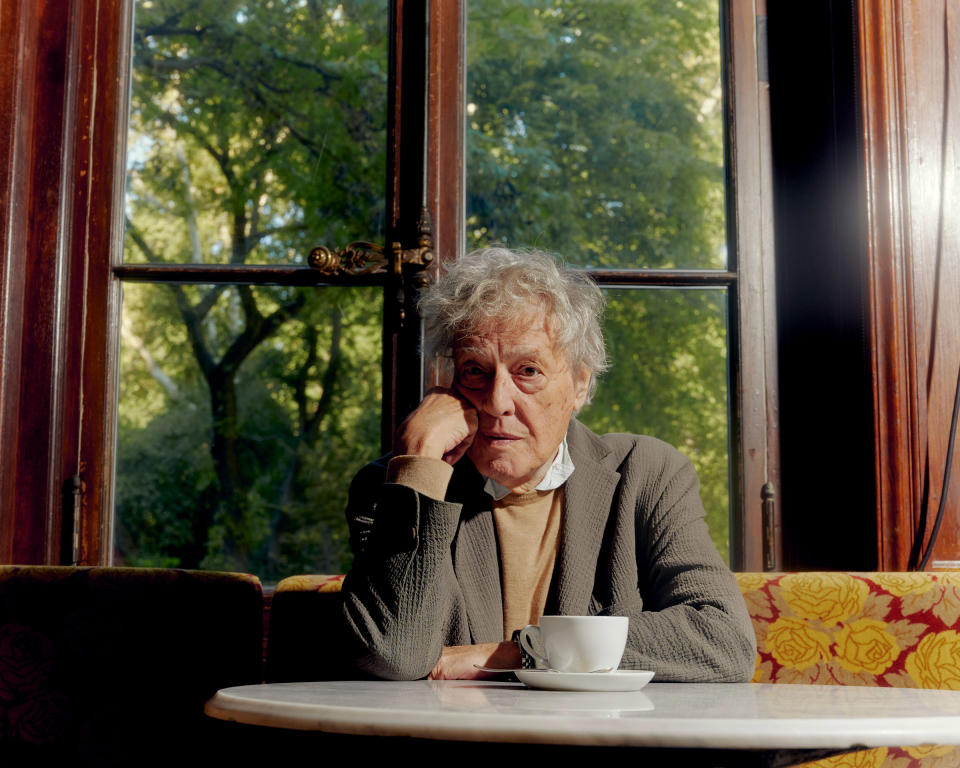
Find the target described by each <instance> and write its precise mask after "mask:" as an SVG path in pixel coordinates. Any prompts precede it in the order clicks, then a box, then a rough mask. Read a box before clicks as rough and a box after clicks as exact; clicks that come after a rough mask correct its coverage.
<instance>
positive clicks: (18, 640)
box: [0, 624, 53, 702]
mask: <svg viewBox="0 0 960 768" xmlns="http://www.w3.org/2000/svg"><path fill="white" fill-rule="evenodd" d="M51 652H52V646H51V643H50V641H49V640H48V639H47V638H46V637H44V636H43V635H42V634H40V633H39V632H36V631H35V630H33V629H31V628H30V627H25V626H22V625H20V624H5V625H3V626H2V627H0V701H6V702H9V701H13V700H14V699H15V698H22V697H23V695H24V694H27V693H30V692H31V691H36V690H38V689H39V688H40V687H41V686H42V685H43V684H44V683H45V682H46V681H47V678H48V677H50V671H51V670H52V668H53V659H52V658H51V656H52V653H51Z"/></svg>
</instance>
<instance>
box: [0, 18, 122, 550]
mask: <svg viewBox="0 0 960 768" xmlns="http://www.w3.org/2000/svg"><path fill="white" fill-rule="evenodd" d="M127 7H128V6H127V2H126V1H125V0H101V2H99V3H85V2H81V0H75V1H74V2H62V1H60V2H56V1H53V0H50V1H48V2H47V1H44V2H41V1H38V2H35V3H19V4H18V3H4V4H3V11H2V13H3V14H4V16H3V19H2V21H3V26H2V27H0V36H2V41H0V47H2V49H3V50H4V51H5V52H8V54H7V55H8V56H9V58H8V59H4V65H5V66H7V67H9V68H8V69H6V70H5V71H4V85H3V87H2V93H3V96H2V97H0V98H2V100H3V104H4V107H5V109H4V115H5V118H4V120H5V123H4V125H5V129H4V130H5V131H6V133H5V137H6V138H5V142H6V143H5V144H4V151H5V154H6V158H5V159H6V162H5V163H4V171H3V172H4V174H6V175H5V178H4V182H5V183H4V190H5V194H6V195H8V199H9V200H10V207H9V209H8V217H7V219H6V224H5V227H4V229H3V231H2V237H3V241H2V242H3V255H4V260H3V275H4V284H3V291H2V295H3V296H4V306H3V344H4V354H3V358H2V360H0V365H2V373H0V381H2V386H3V411H2V414H3V415H2V418H3V422H4V423H3V430H2V435H0V460H2V465H0V469H2V475H3V477H4V478H5V479H4V485H3V487H2V501H3V513H2V514H3V517H2V518H0V540H2V542H3V549H4V551H3V552H2V557H3V560H4V562H13V563H18V562H19V563H57V562H61V561H62V560H63V559H65V558H66V559H69V557H70V553H69V552H68V553H67V554H66V556H65V554H64V547H63V543H64V540H65V539H66V540H67V541H68V544H69V539H70V537H69V536H68V535H66V534H69V532H70V527H71V525H72V514H71V508H70V505H69V504H68V503H67V502H68V501H69V497H67V498H65V494H64V490H65V487H66V484H67V483H68V481H69V479H70V477H71V476H72V475H74V474H77V473H79V475H80V479H81V480H82V482H83V483H84V485H85V488H86V495H85V503H86V505H87V508H86V512H87V514H88V516H89V520H91V521H92V523H93V524H92V526H90V532H89V536H90V544H89V546H88V547H87V550H86V557H84V559H83V562H88V563H95V562H98V561H100V559H101V556H102V555H103V551H102V547H101V545H100V543H101V538H102V530H101V529H102V527H103V526H102V520H103V519H104V515H103V510H104V508H105V506H104V504H105V502H104V497H103V493H104V489H105V488H106V472H105V463H106V461H107V458H106V457H108V456H109V455H110V451H109V446H110V440H109V439H108V438H109V435H110V434H111V432H110V430H109V429H108V427H107V418H106V414H107V413H108V412H109V405H108V404H109V403H111V402H112V399H110V398H108V390H109V388H108V387H107V385H106V370H107V367H106V365H105V355H108V354H109V349H110V344H109V333H108V330H107V329H108V327H109V325H110V322H111V320H110V318H111V317H112V315H113V310H114V307H113V305H112V304H111V300H110V298H109V296H110V291H111V283H110V279H109V260H110V253H111V244H110V243H111V238H114V239H115V238H116V236H117V233H118V232H119V230H117V229H116V228H115V227H114V224H115V220H114V216H115V215H119V211H120V210H121V208H120V207H119V206H117V205H115V196H116V192H117V191H118V190H119V189H120V188H121V187H122V174H123V170H122V169H123V158H122V151H123V148H122V141H121V142H118V141H117V139H116V137H117V136H118V135H122V134H120V133H118V126H119V120H120V115H121V113H122V112H123V111H125V109H126V106H125V100H126V97H125V94H126V89H125V88H124V87H123V84H122V82H121V81H120V79H119V78H120V73H121V71H122V69H123V67H124V66H125V64H126V60H127V58H128V49H127V45H128V40H129V34H127V33H126V31H125V29H124V26H123V24H124V22H123V20H124V19H128V18H129V16H128V15H127ZM11 8H16V9H17V10H16V11H13V10H10V9H11ZM8 21H9V22H11V23H10V24H7V23H6V22H8ZM104 137H107V138H104ZM118 144H119V146H118ZM105 446H106V448H107V450H106V451H105V450H104V447H105Z"/></svg>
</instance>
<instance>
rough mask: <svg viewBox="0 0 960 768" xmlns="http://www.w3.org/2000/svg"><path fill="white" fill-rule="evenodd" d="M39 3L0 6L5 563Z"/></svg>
mask: <svg viewBox="0 0 960 768" xmlns="http://www.w3.org/2000/svg"><path fill="white" fill-rule="evenodd" d="M36 12H37V7H36V6H35V5H34V4H33V3H0V211H2V213H3V216H2V218H0V243H2V245H3V250H2V263H0V562H4V563H8V562H11V561H12V559H13V546H14V538H15V537H14V531H15V530H16V523H17V514H16V513H17V505H16V460H17V445H18V443H19V441H20V428H19V421H18V417H19V410H20V368H21V365H20V360H21V357H20V338H21V336H22V332H23V305H24V301H25V293H24V288H25V286H24V273H25V271H26V255H27V246H26V241H27V228H26V226H25V223H26V213H27V207H28V200H29V197H30V185H29V183H28V181H29V176H28V175H27V173H26V169H25V168H24V165H25V163H26V161H27V160H28V158H29V155H28V154H27V147H28V145H29V137H30V130H29V126H30V123H31V122H32V119H33V115H32V112H31V111H30V108H31V107H32V104H33V102H32V100H27V102H25V103H24V102H23V99H22V89H23V84H24V83H26V82H32V81H34V80H35V74H34V70H35V66H36V40H35V37H36V32H37V23H36V18H35V17H36Z"/></svg>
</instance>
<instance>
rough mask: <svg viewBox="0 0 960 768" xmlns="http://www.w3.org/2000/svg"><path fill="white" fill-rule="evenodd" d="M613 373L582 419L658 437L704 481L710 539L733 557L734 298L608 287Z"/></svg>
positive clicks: (602, 428)
mask: <svg viewBox="0 0 960 768" xmlns="http://www.w3.org/2000/svg"><path fill="white" fill-rule="evenodd" d="M604 293H605V294H606V297H607V301H608V304H607V315H606V322H605V325H604V335H605V338H606V342H607V350H608V353H609V356H610V362H611V364H612V365H611V368H610V370H609V371H608V372H607V373H606V374H604V376H603V377H602V378H601V379H600V382H599V386H598V388H597V393H596V395H595V396H594V399H593V402H592V403H591V404H590V405H588V406H587V407H586V408H585V409H584V410H583V412H582V413H581V414H580V418H581V420H582V421H583V422H584V423H585V424H587V426H589V427H590V428H591V429H593V430H594V431H595V432H598V433H600V434H604V433H606V432H633V433H637V434H643V435H653V436H654V437H658V438H660V439H661V440H665V441H666V442H668V443H670V444H671V445H674V446H676V447H677V448H679V449H680V451H682V452H683V453H684V454H686V455H687V456H688V457H689V458H690V459H691V460H692V461H693V464H694V466H695V467H696V469H697V474H698V476H699V477H700V486H701V487H700V493H701V496H702V498H703V503H704V506H705V507H706V510H707V524H708V525H709V526H710V535H711V537H712V538H713V541H714V543H715V544H716V545H717V548H718V549H719V550H720V553H721V554H722V555H723V556H724V558H729V550H730V546H729V528H730V524H729V514H730V498H729V457H728V424H727V421H728V406H727V295H726V291H725V290H723V289H689V290H688V289H606V290H605V291H604Z"/></svg>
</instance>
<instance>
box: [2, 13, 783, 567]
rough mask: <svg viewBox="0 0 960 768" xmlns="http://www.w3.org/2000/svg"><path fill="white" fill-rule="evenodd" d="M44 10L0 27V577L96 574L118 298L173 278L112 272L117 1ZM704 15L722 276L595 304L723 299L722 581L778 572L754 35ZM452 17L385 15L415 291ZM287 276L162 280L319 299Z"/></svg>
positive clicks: (192, 270)
mask: <svg viewBox="0 0 960 768" xmlns="http://www.w3.org/2000/svg"><path fill="white" fill-rule="evenodd" d="M62 6H63V4H62V3H54V2H52V0H43V1H41V2H37V3H35V4H33V3H30V4H17V3H13V4H3V6H2V9H0V24H2V25H3V30H4V31H3V32H2V37H3V40H4V42H6V41H7V40H11V41H13V42H14V45H13V46H5V47H4V51H5V53H4V54H3V56H2V58H0V71H2V72H3V74H4V75H5V77H6V81H7V85H6V86H5V87H4V88H3V89H2V91H0V99H2V104H3V106H4V107H6V109H5V110H4V115H5V117H4V119H3V122H2V123H0V148H2V149H3V150H4V151H5V153H6V163H5V164H4V166H3V176H2V177H0V182H2V184H3V186H2V194H3V196H4V197H3V199H4V202H5V203H7V210H8V211H9V212H10V213H9V214H8V216H7V217H5V219H4V220H3V222H2V223H0V242H3V244H4V247H5V254H4V262H3V269H4V271H3V273H2V279H3V282H2V284H0V288H2V289H3V290H2V291H0V298H2V301H3V306H2V309H3V315H2V321H0V322H2V325H0V343H2V347H0V352H2V355H3V357H2V359H0V395H2V405H0V466H2V467H3V470H4V471H3V472H2V473H0V561H3V562H20V563H59V562H77V563H80V564H88V565H94V564H108V563H109V562H110V557H111V552H112V540H111V539H112V534H111V529H112V526H111V517H112V508H113V495H112V474H113V463H114V462H113V457H114V450H115V446H114V442H115V438H114V433H115V429H116V426H115V422H116V416H115V410H116V406H115V403H116V393H117V363H118V352H117V350H118V343H119V309H120V302H119V298H120V282H121V280H135V279H136V280H148V281H156V282H163V281H168V280H170V279H171V278H173V277H174V275H173V274H172V273H171V272H170V270H168V269H167V268H166V267H156V266H154V267H150V266H144V267H135V266H133V265H123V264H122V263H121V261H122V259H121V255H122V247H123V243H122V238H123V222H122V208H123V187H124V177H125V135H126V130H125V129H126V109H127V93H128V90H129V64H130V46H131V34H130V32H131V28H132V0H99V2H98V3H86V2H83V0H70V2H69V3H68V6H69V10H68V12H67V13H66V14H64V13H63V7H62ZM721 7H722V9H723V13H722V17H723V30H724V35H723V45H724V57H723V58H724V67H725V68H724V77H725V80H726V100H725V115H726V122H727V157H726V160H727V169H728V171H727V173H728V178H727V189H728V203H727V221H728V228H729V236H728V242H729V245H730V249H729V252H730V254H731V256H730V258H731V269H729V270H726V271H721V272H716V273H713V272H711V273H706V274H705V273H699V272H696V271H675V272H656V273H654V272H647V271H645V270H622V271H619V270H618V271H616V272H612V271H606V272H604V273H603V274H599V273H598V274H597V277H598V278H599V282H600V283H601V284H602V285H621V284H625V283H629V284H631V285H638V284H664V281H667V282H668V283H669V284H671V285H704V284H711V283H712V284H716V285H720V286H725V287H727V290H728V296H729V302H730V303H729V329H730V330H729V333H730V350H731V360H730V366H731V380H730V385H731V390H730V391H731V420H730V423H731V434H732V439H731V445H732V446H733V450H732V451H731V484H732V498H733V499H734V500H735V504H734V508H733V510H732V513H731V517H732V526H731V530H732V532H733V533H734V535H732V536H731V561H732V565H733V567H734V568H737V569H746V570H760V569H762V568H764V567H767V568H769V567H776V564H777V562H778V558H779V554H778V553H779V541H778V540H777V537H776V530H777V525H776V517H775V512H774V513H771V510H772V505H771V504H770V503H769V500H770V498H771V497H772V498H776V496H777V491H778V485H779V479H778V450H777V439H776V369H775V359H776V356H775V354H774V351H775V349H774V344H775V341H774V339H775V333H774V330H775V329H774V323H773V318H774V311H773V310H774V307H773V301H774V291H773V288H772V286H773V260H772V224H771V222H772V214H771V210H772V209H771V205H770V188H771V184H770V159H769V131H768V128H767V126H768V112H767V109H768V108H767V103H768V102H767V93H766V88H767V85H766V83H765V82H764V78H763V76H762V68H763V67H762V62H763V56H762V55H760V53H761V52H763V51H764V44H763V40H762V38H760V39H759V43H758V34H757V30H758V28H760V29H762V24H758V16H760V17H761V18H762V16H763V2H762V0H758V1H757V2H756V3H753V2H746V3H744V2H735V1H734V0H723V2H722V4H721ZM465 8H466V0H448V1H446V2H443V3H438V2H434V3H426V2H424V0H392V2H391V4H390V14H391V18H390V46H391V52H392V55H391V69H390V87H389V90H388V94H389V95H388V99H389V104H388V115H389V120H388V139H387V142H388V143H387V146H388V174H387V177H388V179H390V180H391V181H390V182H389V183H388V186H387V211H388V217H387V220H388V229H387V237H386V241H387V244H390V243H392V242H400V243H402V244H404V245H406V244H412V243H413V242H415V239H416V235H417V231H416V230H417V222H418V220H419V218H420V210H421V208H422V205H423V204H424V203H426V205H427V208H428V209H429V211H430V214H431V217H432V220H433V224H434V250H435V253H436V254H437V259H436V260H435V262H434V265H433V267H432V270H433V273H434V274H436V272H437V270H439V269H441V268H442V263H443V262H445V261H447V260H450V259H454V258H456V257H457V256H458V255H460V254H461V253H462V252H463V249H464V242H465V241H464V236H463V226H464V221H465V189H464V188H465V172H464V141H465V123H464V116H463V109H462V105H463V97H464V93H465V63H464V61H465V59H464V52H465V42H464V41H465V34H464V24H465ZM428 13H429V25H427V24H426V20H427V14H428ZM411 137H413V140H411ZM51 148H52V149H51ZM401 190H403V194H400V191H401ZM407 247H410V246H407ZM305 269H307V268H297V267H290V268H280V269H279V270H274V271H272V272H267V271H265V270H263V269H259V268H256V267H248V268H244V269H243V274H242V275H241V274H233V275H228V274H226V272H225V271H224V270H218V269H215V268H211V267H205V266H203V265H196V266H192V267H187V268H179V267H178V268H176V273H177V274H178V275H180V276H181V277H182V279H185V280H190V281H198V282H206V281H216V282H222V281H227V282H244V283H270V282H275V281H276V280H277V279H278V275H279V273H281V272H284V271H286V273H287V274H284V275H281V276H280V277H281V278H282V279H283V280H284V281H286V282H297V281H301V282H300V283H299V284H319V283H321V282H330V281H329V280H324V279H319V278H318V277H317V276H316V275H315V274H313V275H309V274H307V273H306V272H305V271H304V270H305ZM378 279H380V278H378ZM383 282H384V284H385V316H386V317H387V318H388V320H387V321H386V323H385V332H384V346H383V350H384V358H383V360H384V362H383V365H384V418H383V441H384V444H385V445H387V444H389V438H390V436H391V435H392V431H393V429H394V427H395V425H396V424H397V423H398V421H399V420H400V419H401V418H402V416H403V415H404V414H405V413H406V412H408V411H409V410H410V409H411V408H412V407H413V406H414V405H415V404H416V402H418V400H419V398H420V396H421V392H422V390H423V387H424V382H425V381H427V380H428V376H429V370H428V369H427V368H426V366H425V364H424V361H422V360H421V358H420V353H419V346H420V340H421V333H422V331H421V327H420V324H419V322H418V321H417V320H416V317H415V315H412V314H411V313H410V312H409V310H410V304H409V299H410V294H411V292H410V291H409V290H407V291H405V292H404V297H403V299H402V301H403V303H404V304H405V305H406V306H405V307H403V308H404V309H406V310H407V314H406V318H407V319H406V321H405V322H404V323H402V324H401V323H397V322H394V321H392V320H390V319H389V318H395V317H399V316H400V313H399V311H398V310H399V309H401V306H400V305H399V304H398V301H399V300H398V299H397V290H396V289H397V288H398V287H400V283H398V282H397V278H395V277H392V276H389V275H388V276H386V277H384V278H383ZM21 339H22V342H21ZM409 371H416V372H417V373H415V374H412V375H411V374H409V373H408V372H409ZM46 382H49V386H44V384H45V383H46ZM38 383H39V384H40V385H41V386H39V387H37V386H36V385H37V384H38ZM37 390H42V392H41V394H42V396H40V397H38V396H37ZM764 499H767V500H768V503H767V504H766V505H764V503H763V502H764ZM765 509H766V519H765V517H764V515H765V512H764V510H765ZM765 530H766V535H765V534H764V531H765ZM765 542H766V543H765Z"/></svg>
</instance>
